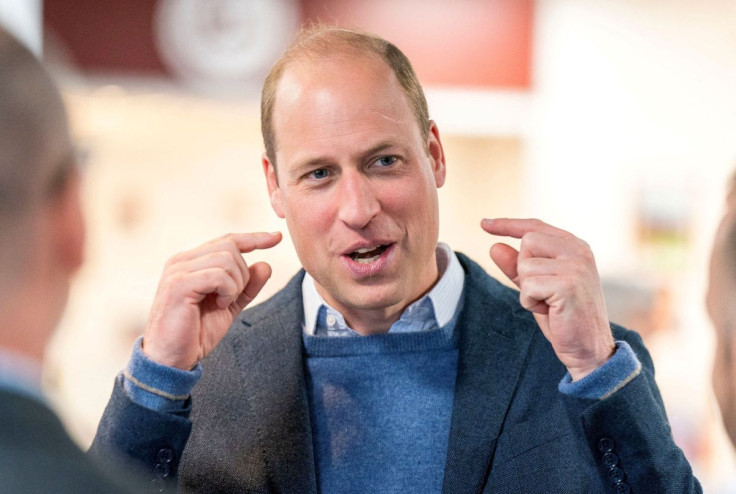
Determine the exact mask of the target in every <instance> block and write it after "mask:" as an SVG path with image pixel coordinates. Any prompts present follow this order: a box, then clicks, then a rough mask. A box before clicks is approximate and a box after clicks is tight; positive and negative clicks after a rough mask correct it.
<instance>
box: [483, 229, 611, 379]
mask: <svg viewBox="0 0 736 494" xmlns="http://www.w3.org/2000/svg"><path fill="white" fill-rule="evenodd" d="M481 227H482V228H483V229H484V230H485V231H486V232H488V233H490V234H492V235H499V236H506V237H513V238H518V239H521V246H520V248H519V250H518V251H517V250H516V249H514V248H513V247H511V246H509V245H507V244H503V243H497V244H494V245H493V246H492V247H491V250H490V255H491V259H493V262H495V263H496V265H497V266H498V267H499V268H500V269H501V271H503V273H504V274H505V275H506V276H508V277H509V279H510V280H511V281H512V282H513V283H514V284H515V285H516V286H517V287H519V290H520V292H521V293H520V296H519V301H520V303H521V305H522V307H524V308H525V309H527V310H529V311H531V312H533V313H534V318H535V319H536V320H537V324H539V327H540V328H541V330H542V332H543V333H544V336H545V337H546V338H547V339H548V340H549V342H550V343H551V344H552V347H553V348H554V351H555V353H556V354H557V357H558V358H559V359H560V361H561V362H562V363H563V364H564V365H565V367H567V369H568V371H569V372H570V375H571V376H572V378H573V380H575V381H577V380H579V379H581V378H583V377H584V376H586V375H588V374H589V373H591V372H593V371H594V370H595V369H597V368H598V367H600V366H601V365H603V364H604V363H605V362H606V361H607V360H608V358H610V356H611V355H613V352H614V350H615V346H614V342H613V335H612V334H611V328H610V326H609V323H608V315H607V313H606V307H605V303H604V301H603V292H602V289H601V283H600V278H599V276H598V271H597V269H596V265H595V260H594V258H593V253H592V252H591V250H590V247H589V246H588V244H586V243H585V242H583V241H582V240H580V239H579V238H577V237H575V236H574V235H572V234H571V233H568V232H566V231H564V230H560V229H559V228H555V227H553V226H551V225H548V224H546V223H544V222H542V221H539V220H534V219H509V218H503V219H494V220H489V219H485V220H483V221H482V222H481Z"/></svg>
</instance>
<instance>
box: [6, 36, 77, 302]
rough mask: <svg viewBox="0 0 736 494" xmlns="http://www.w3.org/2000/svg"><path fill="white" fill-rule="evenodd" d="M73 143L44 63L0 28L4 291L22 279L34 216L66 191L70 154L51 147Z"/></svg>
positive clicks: (70, 169)
mask: <svg viewBox="0 0 736 494" xmlns="http://www.w3.org/2000/svg"><path fill="white" fill-rule="evenodd" d="M59 139H64V140H65V141H66V140H68V139H69V138H68V128H67V123H66V112H65V110H64V105H63V102H62V99H61V95H60V94H59V91H58V89H57V88H56V86H55V84H54V82H53V81H52V80H51V77H50V76H49V74H48V73H47V72H46V70H45V69H44V67H43V66H42V64H41V62H40V61H39V60H38V59H37V58H36V56H35V55H33V53H31V52H30V51H29V50H28V49H27V48H26V47H25V46H24V45H23V44H21V43H20V42H19V41H18V40H16V39H15V38H14V37H13V36H12V35H10V34H9V33H8V32H7V31H5V30H3V29H2V28H0V230H2V235H0V278H1V279H2V281H3V283H2V284H1V285H2V286H0V288H6V286H5V285H7V280H8V278H12V277H13V276H18V275H20V270H21V269H22V262H24V259H25V258H26V256H27V252H28V246H29V245H30V242H32V238H31V233H30V232H29V230H30V229H29V228H28V225H29V224H30V222H31V221H32V215H33V214H34V212H35V211H37V210H38V208H39V207H41V205H43V204H47V203H46V199H48V198H50V197H54V196H55V195H56V194H58V193H59V192H60V191H61V190H63V189H64V186H65V183H66V181H67V179H68V178H69V176H70V175H71V172H72V171H73V168H74V167H73V166H72V165H73V161H74V160H73V156H71V145H69V148H70V149H69V155H63V156H58V152H57V151H54V150H53V149H54V145H53V144H52V143H55V142H57V141H58V142H62V141H59Z"/></svg>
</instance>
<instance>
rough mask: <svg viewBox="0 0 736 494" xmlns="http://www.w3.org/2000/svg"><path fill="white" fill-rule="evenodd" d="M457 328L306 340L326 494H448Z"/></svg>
mask: <svg viewBox="0 0 736 494" xmlns="http://www.w3.org/2000/svg"><path fill="white" fill-rule="evenodd" d="M453 326H454V321H453V322H451V323H450V324H448V325H447V326H445V327H444V328H442V329H436V330H433V331H422V332H412V333H388V334H381V335H374V336H365V337H359V338H334V337H333V338H331V337H324V336H310V335H306V334H305V335H304V347H305V350H306V356H307V360H306V362H307V383H308V392H309V403H310V408H311V410H310V412H311V417H312V432H313V437H314V445H315V459H316V464H317V479H318V482H319V489H320V492H323V493H343V492H351V493H353V492H354V493H362V492H382V493H391V492H396V493H407V492H409V493H411V492H417V493H430V492H440V491H441V490H442V481H443V474H444V469H445V460H446V455H447V444H448V437H449V431H450V421H451V418H452V403H453V393H454V390H455V378H456V376H457V359H458V345H457V339H456V338H455V336H454V333H453Z"/></svg>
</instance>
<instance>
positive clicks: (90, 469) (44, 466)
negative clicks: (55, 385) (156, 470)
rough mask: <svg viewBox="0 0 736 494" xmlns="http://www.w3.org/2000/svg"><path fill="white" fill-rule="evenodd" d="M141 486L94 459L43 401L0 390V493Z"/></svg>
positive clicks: (105, 492) (111, 491)
mask: <svg viewBox="0 0 736 494" xmlns="http://www.w3.org/2000/svg"><path fill="white" fill-rule="evenodd" d="M119 467H120V466H119V465H118V468H119ZM139 487H140V486H137V485H133V484H128V483H127V481H126V482H123V481H122V480H121V479H120V478H117V477H116V478H113V473H112V472H106V471H105V469H103V468H102V467H101V466H99V465H97V464H95V463H94V462H93V461H92V459H90V458H89V457H88V456H87V455H85V454H84V452H83V451H82V450H81V449H79V447H78V446H77V445H76V444H75V443H74V441H73V440H72V438H71V437H69V435H68V434H67V433H66V430H65V429H64V426H63V425H62V423H61V422H60V421H59V419H58V417H57V416H56V415H55V414H54V412H53V411H51V409H49V408H48V407H47V406H46V405H45V404H43V403H41V402H39V401H38V400H36V399H34V398H30V397H28V396H26V395H22V394H18V393H16V392H14V391H9V390H5V389H2V390H0V493H13V494H21V493H29V494H30V493H34V494H35V493H42V492H54V493H59V494H67V493H68V494H78V493H81V492H84V493H90V494H95V493H98V494H115V493H120V494H122V493H125V492H128V493H136V492H140V491H139V489H138V488H139Z"/></svg>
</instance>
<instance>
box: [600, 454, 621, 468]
mask: <svg viewBox="0 0 736 494" xmlns="http://www.w3.org/2000/svg"><path fill="white" fill-rule="evenodd" d="M603 464H604V465H605V466H606V467H608V468H611V467H615V466H616V465H618V456H616V453H610V452H609V453H606V454H605V455H603Z"/></svg>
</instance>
